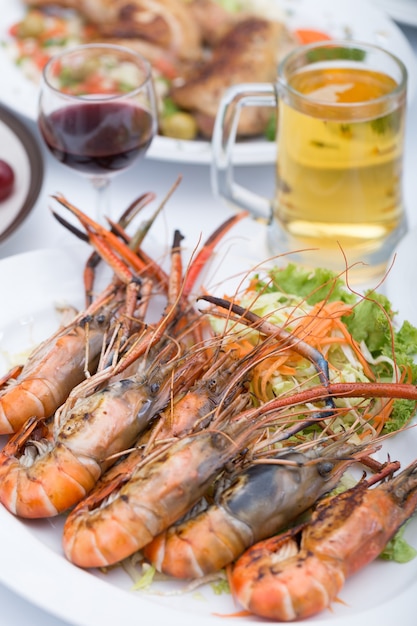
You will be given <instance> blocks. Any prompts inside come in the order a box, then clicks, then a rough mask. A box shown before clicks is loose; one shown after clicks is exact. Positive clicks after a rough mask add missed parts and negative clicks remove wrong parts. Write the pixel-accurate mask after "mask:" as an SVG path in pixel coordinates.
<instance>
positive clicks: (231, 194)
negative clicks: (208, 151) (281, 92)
mask: <svg viewBox="0 0 417 626" xmlns="http://www.w3.org/2000/svg"><path fill="white" fill-rule="evenodd" d="M277 102H278V97H277V93H276V89H275V85H273V84H268V83H244V84H241V85H235V86H233V87H230V88H229V89H228V90H227V91H226V92H225V94H224V96H223V98H222V100H221V102H220V106H219V109H218V111H217V115H216V120H215V124H214V129H213V137H212V168H211V176H212V189H213V193H214V194H215V195H217V196H220V197H222V198H224V199H225V200H228V201H230V202H232V203H234V204H235V205H237V206H238V207H239V208H242V209H246V210H248V211H249V212H250V213H252V215H253V216H254V217H257V218H259V217H261V218H265V219H268V220H269V219H270V218H271V212H272V202H271V200H270V199H269V198H266V197H263V196H260V195H258V194H256V193H254V192H253V191H250V190H249V189H247V188H246V187H243V185H240V184H238V183H237V182H236V181H235V180H234V177H233V146H234V145H235V143H236V134H237V127H238V123H239V117H240V113H241V110H242V108H244V107H248V106H251V107H260V106H263V107H265V106H267V107H274V108H276V107H277Z"/></svg>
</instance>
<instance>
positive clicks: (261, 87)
mask: <svg viewBox="0 0 417 626" xmlns="http://www.w3.org/2000/svg"><path fill="white" fill-rule="evenodd" d="M406 87H407V71H406V68H405V66H404V64H403V63H402V62H401V61H400V60H399V59H397V58H396V57H395V56H394V55H393V54H391V53H389V52H388V51H385V50H383V49H382V48H379V47H376V46H373V45H368V44H362V43H359V42H353V41H335V40H333V41H326V42H319V43H315V44H311V45H306V46H301V47H298V48H296V49H295V50H294V51H292V52H290V53H289V55H287V56H286V58H285V59H284V60H283V61H282V62H281V63H280V65H279V67H278V72H277V80H276V82H275V84H256V83H254V84H242V85H237V86H234V87H231V88H230V89H229V90H228V91H227V92H226V93H225V95H224V97H223V99H222V102H221V105H220V108H219V111H218V114H217V118H216V123H215V128H214V133H213V140H212V149H213V162H212V182H213V189H214V192H215V193H217V195H220V196H222V197H223V198H224V199H226V200H228V201H230V202H232V203H233V204H234V205H235V206H238V207H240V208H244V209H247V210H249V211H250V212H251V213H252V214H253V215H254V216H257V217H265V218H267V219H268V221H269V228H268V243H269V248H270V251H271V253H272V254H274V255H275V254H281V253H287V252H294V257H295V258H294V260H296V261H298V262H300V263H303V264H305V265H309V266H323V267H328V268H330V269H334V270H335V271H339V270H343V269H344V268H345V267H346V265H348V266H350V267H352V268H355V267H358V266H359V265H360V266H361V270H360V271H361V276H362V278H363V277H364V276H365V275H366V276H367V278H368V277H371V276H373V275H377V274H380V273H381V272H382V271H383V270H384V268H385V267H386V263H387V261H388V259H389V258H390V256H391V254H392V252H393V249H394V248H395V246H396V245H397V243H398V241H399V240H400V239H401V237H402V236H403V235H404V234H405V232H406V229H407V224H406V215H405V211H404V207H403V198H402V161H403V150H404V127H405V116H406ZM246 106H255V107H259V106H263V107H265V106H267V107H274V108H275V109H276V117H277V127H276V162H275V163H276V182H275V194H274V197H273V198H272V199H269V198H264V197H261V196H259V195H257V194H256V193H254V192H253V191H251V190H249V189H247V188H245V187H244V186H243V185H241V184H238V183H237V182H236V181H235V180H234V172H233V158H232V155H233V146H234V144H235V143H236V129H237V126H238V120H239V115H240V112H241V110H242V108H243V107H246ZM312 251H314V254H313V255H312V254H311V252H312ZM363 264H365V265H363Z"/></svg>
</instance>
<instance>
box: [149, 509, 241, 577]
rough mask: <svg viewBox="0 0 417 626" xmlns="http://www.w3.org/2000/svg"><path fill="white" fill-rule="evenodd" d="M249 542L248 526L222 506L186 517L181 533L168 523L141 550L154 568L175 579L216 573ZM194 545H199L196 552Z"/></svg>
mask: <svg viewBox="0 0 417 626" xmlns="http://www.w3.org/2000/svg"><path fill="white" fill-rule="evenodd" d="M251 542H253V533H252V531H251V529H250V528H249V527H248V526H247V525H246V524H244V523H243V522H240V521H239V520H238V519H236V518H234V517H233V516H231V515H228V514H227V512H225V511H223V510H222V509H218V508H214V507H210V508H209V509H208V510H207V511H206V514H205V515H204V516H198V517H197V518H193V519H190V520H188V522H187V525H186V528H185V532H181V530H179V531H177V528H176V526H171V528H169V529H168V530H167V531H166V532H165V533H161V534H160V535H158V536H157V537H155V539H154V540H153V541H152V542H151V543H149V544H148V545H147V546H145V548H144V549H143V554H144V556H145V558H146V559H147V560H148V561H149V562H150V563H152V564H153V565H154V566H155V567H156V569H157V570H158V571H160V572H161V571H162V572H164V574H167V575H168V576H174V577H175V578H197V577H201V576H206V575H207V574H211V573H214V572H218V571H219V570H221V569H222V567H224V564H225V563H230V561H233V560H234V558H235V555H236V554H241V553H242V552H243V551H244V550H245V549H246V547H247V546H248V545H250V543H251ZM195 546H199V549H198V551H197V550H196V548H195Z"/></svg>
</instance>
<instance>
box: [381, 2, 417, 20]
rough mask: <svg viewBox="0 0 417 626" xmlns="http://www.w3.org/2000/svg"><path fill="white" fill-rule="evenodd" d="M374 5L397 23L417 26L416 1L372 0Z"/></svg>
mask: <svg viewBox="0 0 417 626" xmlns="http://www.w3.org/2000/svg"><path fill="white" fill-rule="evenodd" d="M372 3H373V4H374V5H375V6H376V7H378V8H379V9H381V11H385V13H386V14H387V15H389V16H390V17H392V18H393V19H394V20H396V21H397V22H401V24H409V25H410V26H417V2H416V0H372Z"/></svg>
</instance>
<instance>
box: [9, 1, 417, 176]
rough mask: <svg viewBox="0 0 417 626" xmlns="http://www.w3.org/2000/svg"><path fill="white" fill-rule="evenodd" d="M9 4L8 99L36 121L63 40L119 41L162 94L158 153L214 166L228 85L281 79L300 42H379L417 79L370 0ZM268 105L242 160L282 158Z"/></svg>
mask: <svg viewBox="0 0 417 626" xmlns="http://www.w3.org/2000/svg"><path fill="white" fill-rule="evenodd" d="M30 5H33V6H30ZM0 7H1V8H2V9H3V10H2V12H1V15H0V37H1V41H2V43H3V45H2V47H1V50H0V71H1V75H2V81H3V88H2V89H1V94H0V98H1V99H2V101H3V102H4V104H6V105H8V106H10V107H12V108H13V109H14V110H15V111H17V112H19V113H21V114H22V115H24V116H26V117H28V118H30V119H32V120H35V119H36V115H37V89H38V81H39V75H40V71H41V68H42V66H43V65H44V64H45V62H46V60H47V58H48V57H49V56H50V55H51V54H53V53H55V52H57V51H59V50H61V49H62V47H63V46H71V45H74V44H77V43H80V42H90V41H94V40H98V39H100V40H110V41H112V42H117V43H119V44H123V45H128V46H132V47H135V48H136V49H137V50H139V51H140V52H142V53H143V54H144V55H145V56H147V57H148V58H149V60H150V61H151V63H152V65H153V68H154V75H155V82H156V86H157V91H158V94H159V96H160V131H159V135H158V136H157V137H156V138H155V140H154V141H153V143H152V145H151V147H150V150H149V152H148V156H149V157H150V158H155V159H161V160H168V161H178V162H190V163H203V164H207V163H209V162H210V158H211V146H210V138H211V133H212V128H213V123H214V118H215V114H216V111H217V107H218V102H219V99H220V97H221V95H222V93H223V92H224V90H225V89H226V88H227V87H228V86H231V85H232V84H236V83H247V82H254V81H256V82H271V81H273V80H274V77H275V73H276V64H277V62H278V61H279V59H280V58H282V56H283V55H285V54H286V52H287V51H289V50H290V49H291V48H292V47H293V46H295V45H298V44H299V43H303V42H311V41H313V40H317V39H323V38H339V39H343V38H347V39H356V40H361V41H367V42H371V43H374V44H379V45H381V46H383V47H385V48H387V49H388V50H390V51H392V52H395V53H396V54H397V55H398V56H399V57H400V58H401V59H402V60H403V62H404V63H405V64H406V66H407V68H408V70H409V74H410V89H409V93H410V95H413V94H414V91H415V86H416V76H415V73H416V70H415V67H416V66H415V60H414V55H413V51H412V49H411V47H410V45H409V43H408V41H407V39H406V38H405V36H404V35H403V34H402V32H401V30H400V29H399V28H398V26H397V25H396V24H395V23H394V22H392V21H391V19H390V18H389V17H387V16H386V15H385V13H383V12H382V11H380V10H379V9H378V8H377V7H375V6H374V5H371V4H367V3H365V2H362V1H361V0H338V2H337V3H335V2H333V1H332V0H315V1H314V2H313V1H312V0H187V1H186V0H155V1H153V2H152V3H150V1H149V0H135V1H134V2H128V1H127V0H115V1H113V2H106V1H105V0H95V1H94V2H87V1H85V0H0ZM35 7H36V8H35ZM28 11H29V13H28ZM260 111H261V110H259V109H257V111H256V115H249V119H248V120H247V123H246V124H245V126H244V127H243V126H241V127H240V129H239V133H240V141H239V142H238V144H237V146H236V149H235V154H234V160H235V163H236V164H260V163H272V162H273V161H274V158H275V148H274V142H273V141H272V140H271V136H272V137H273V113H271V111H270V110H269V109H267V110H263V111H261V112H260ZM271 126H272V130H271Z"/></svg>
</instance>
